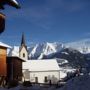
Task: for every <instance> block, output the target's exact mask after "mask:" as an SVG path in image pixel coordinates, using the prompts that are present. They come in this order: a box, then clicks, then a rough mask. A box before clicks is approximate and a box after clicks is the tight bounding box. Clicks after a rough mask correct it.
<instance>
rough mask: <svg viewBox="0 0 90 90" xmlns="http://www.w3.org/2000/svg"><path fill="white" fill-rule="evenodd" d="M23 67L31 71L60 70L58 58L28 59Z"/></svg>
mask: <svg viewBox="0 0 90 90" xmlns="http://www.w3.org/2000/svg"><path fill="white" fill-rule="evenodd" d="M22 68H23V69H29V71H56V70H60V68H59V66H58V63H57V61H56V59H46V60H45V59H44V60H28V61H26V62H23V67H22Z"/></svg>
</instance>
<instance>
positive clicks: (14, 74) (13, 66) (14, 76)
mask: <svg viewBox="0 0 90 90" xmlns="http://www.w3.org/2000/svg"><path fill="white" fill-rule="evenodd" d="M22 62H24V60H22V59H20V58H19V57H16V56H10V57H7V72H8V73H7V78H8V80H9V81H10V80H18V81H21V80H22Z"/></svg>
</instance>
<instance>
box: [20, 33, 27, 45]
mask: <svg viewBox="0 0 90 90" xmlns="http://www.w3.org/2000/svg"><path fill="white" fill-rule="evenodd" d="M22 45H24V46H26V45H25V36H24V33H23V34H22V40H21V46H22Z"/></svg>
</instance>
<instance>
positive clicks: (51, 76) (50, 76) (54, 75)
mask: <svg viewBox="0 0 90 90" xmlns="http://www.w3.org/2000/svg"><path fill="white" fill-rule="evenodd" d="M23 74H24V77H25V80H28V81H31V82H36V80H35V79H36V78H37V82H38V83H45V77H47V80H48V81H47V83H49V81H50V80H51V82H52V83H53V84H54V83H57V82H58V81H59V80H60V71H40V72H35V71H34V72H30V71H28V70H25V71H24V73H23Z"/></svg>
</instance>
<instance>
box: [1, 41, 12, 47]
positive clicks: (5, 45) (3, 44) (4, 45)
mask: <svg viewBox="0 0 90 90" xmlns="http://www.w3.org/2000/svg"><path fill="white" fill-rule="evenodd" d="M0 46H3V47H6V48H11V46H9V45H7V44H5V43H2V42H0Z"/></svg>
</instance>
